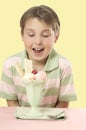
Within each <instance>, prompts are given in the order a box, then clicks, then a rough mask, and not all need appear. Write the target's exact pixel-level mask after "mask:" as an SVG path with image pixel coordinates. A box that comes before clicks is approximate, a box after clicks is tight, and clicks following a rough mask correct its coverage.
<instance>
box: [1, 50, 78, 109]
mask: <svg viewBox="0 0 86 130" xmlns="http://www.w3.org/2000/svg"><path fill="white" fill-rule="evenodd" d="M25 58H27V53H26V51H25V50H24V51H22V52H20V53H17V54H16V55H13V56H11V57H9V58H7V60H6V61H5V63H4V67H3V72H2V77H1V83H0V97H1V98H6V99H8V100H18V102H19V104H20V106H25V107H26V106H30V104H29V101H28V98H27V94H26V89H25V85H24V83H23V80H22V78H21V77H20V75H19V74H18V72H17V70H16V69H15V67H14V66H13V64H14V62H19V63H20V64H21V66H22V69H24V59H25ZM43 70H44V71H45V72H46V74H47V80H46V83H45V86H44V89H43V93H42V98H41V102H40V104H39V106H41V107H56V106H57V103H58V100H59V101H68V102H69V101H73V100H76V93H75V90H74V84H73V75H72V69H71V64H70V62H69V61H68V60H67V59H66V58H65V57H63V56H61V55H60V54H58V53H57V52H56V51H55V50H54V49H52V51H51V53H50V55H49V57H48V59H47V62H46V64H45V66H44V69H43Z"/></svg>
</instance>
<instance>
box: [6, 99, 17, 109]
mask: <svg viewBox="0 0 86 130" xmlns="http://www.w3.org/2000/svg"><path fill="white" fill-rule="evenodd" d="M7 105H8V107H11V106H19V103H18V101H16V100H7Z"/></svg>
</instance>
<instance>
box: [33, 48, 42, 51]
mask: <svg viewBox="0 0 86 130" xmlns="http://www.w3.org/2000/svg"><path fill="white" fill-rule="evenodd" d="M33 49H34V48H33ZM34 50H36V51H40V50H42V49H39V48H37V49H36V48H35V49H34Z"/></svg>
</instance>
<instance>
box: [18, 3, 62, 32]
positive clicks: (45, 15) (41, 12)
mask: <svg viewBox="0 0 86 130" xmlns="http://www.w3.org/2000/svg"><path fill="white" fill-rule="evenodd" d="M29 18H38V19H39V20H43V21H44V22H46V23H47V24H49V25H51V26H52V29H53V30H54V32H59V30H60V21H59V18H58V16H57V14H56V13H55V11H54V10H53V9H52V8H50V7H48V6H45V5H40V6H33V7H31V8H29V9H28V10H27V11H26V12H25V13H24V14H23V15H22V17H21V19H20V27H21V33H22V34H23V31H24V26H25V23H26V21H27V20H28V19H29Z"/></svg>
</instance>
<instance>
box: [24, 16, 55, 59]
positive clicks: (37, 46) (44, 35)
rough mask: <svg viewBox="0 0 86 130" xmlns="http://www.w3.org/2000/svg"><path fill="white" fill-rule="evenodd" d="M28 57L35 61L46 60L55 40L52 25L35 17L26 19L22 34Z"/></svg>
mask: <svg viewBox="0 0 86 130" xmlns="http://www.w3.org/2000/svg"><path fill="white" fill-rule="evenodd" d="M22 39H23V41H24V45H25V48H26V50H27V52H28V54H29V58H30V59H31V60H35V61H42V60H46V58H47V57H48V55H49V53H50V52H51V50H52V47H53V44H54V43H55V42H56V40H57V36H56V35H55V34H54V31H53V30H52V27H51V26H50V25H48V24H46V23H45V22H43V21H39V20H38V19H37V18H33V19H32V18H31V19H29V20H27V22H26V24H25V27H24V32H23V34H22Z"/></svg>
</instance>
